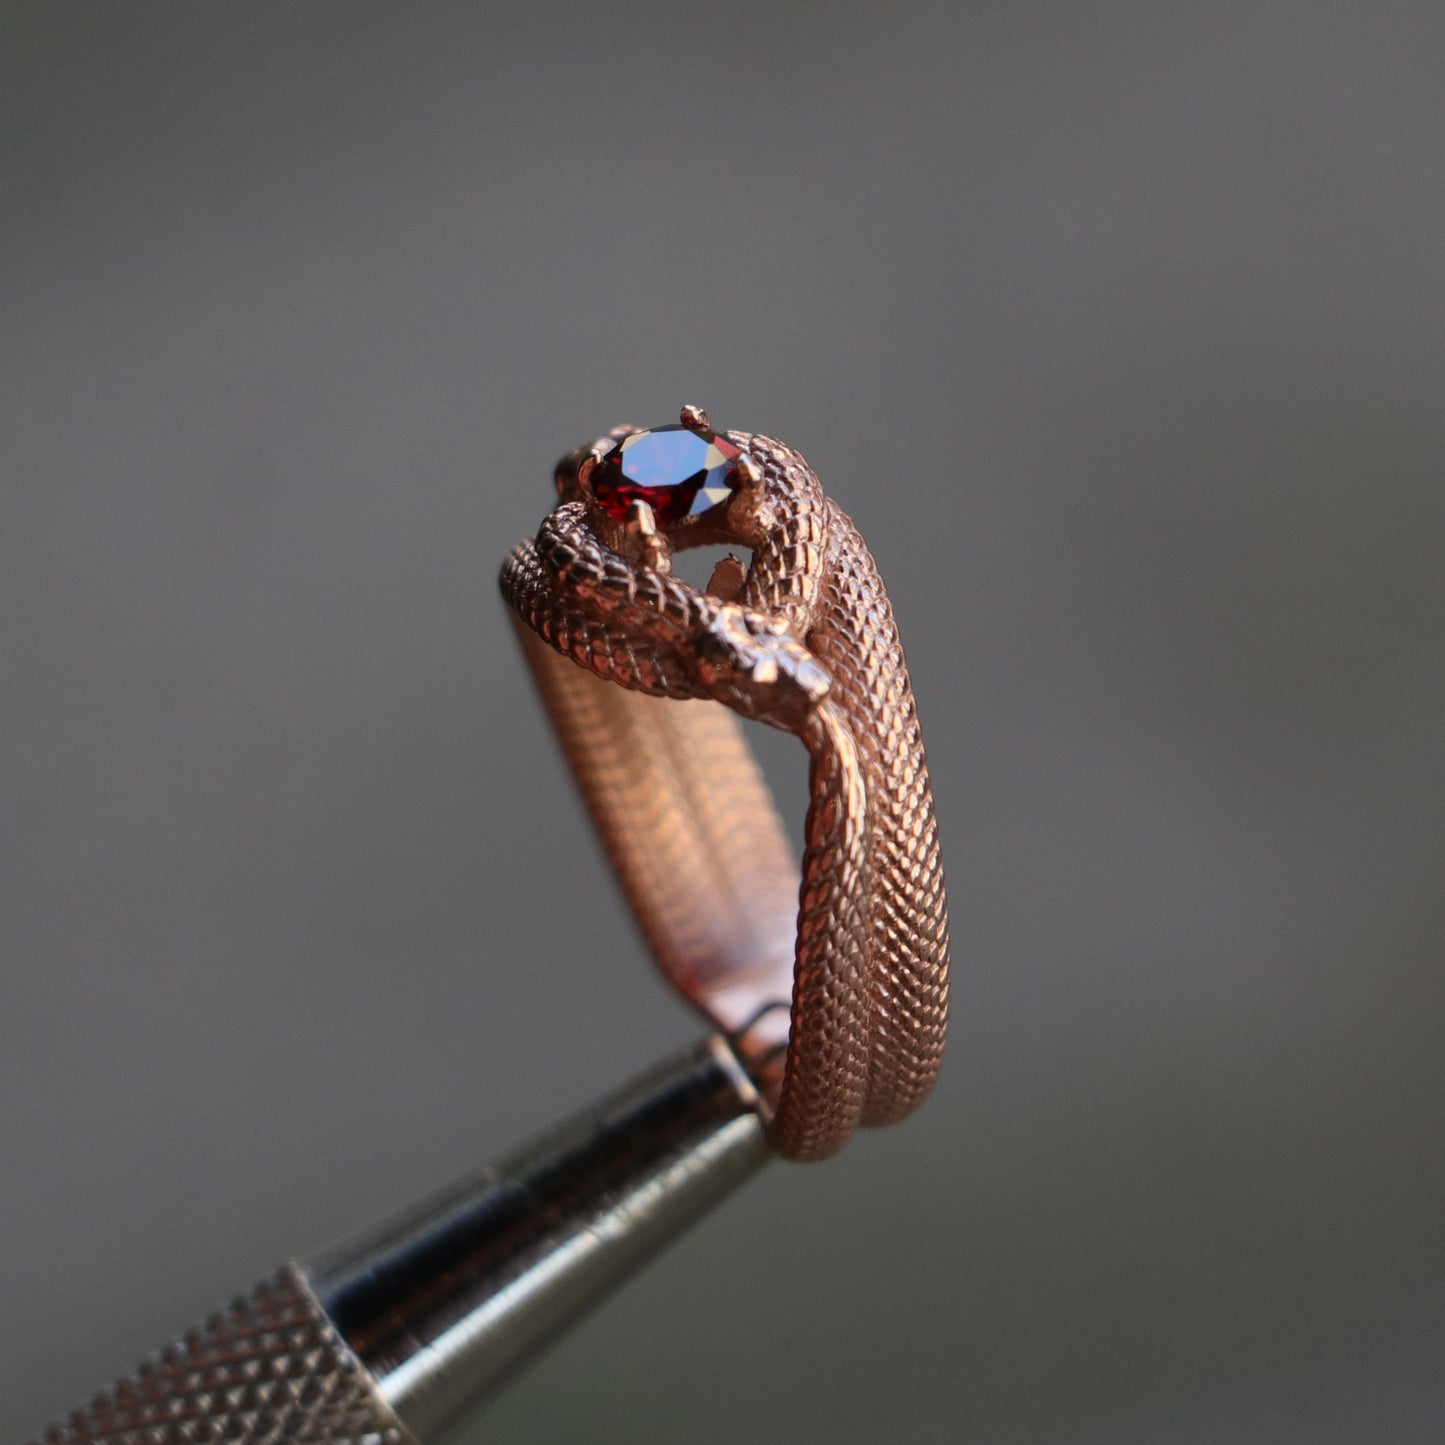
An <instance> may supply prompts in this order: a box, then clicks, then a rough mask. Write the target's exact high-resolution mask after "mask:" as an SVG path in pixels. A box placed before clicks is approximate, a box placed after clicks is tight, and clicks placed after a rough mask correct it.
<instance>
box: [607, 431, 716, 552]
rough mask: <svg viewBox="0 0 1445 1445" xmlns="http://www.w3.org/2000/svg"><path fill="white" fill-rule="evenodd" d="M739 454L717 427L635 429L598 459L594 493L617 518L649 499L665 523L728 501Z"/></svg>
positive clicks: (608, 511)
mask: <svg viewBox="0 0 1445 1445" xmlns="http://www.w3.org/2000/svg"><path fill="white" fill-rule="evenodd" d="M738 455H739V452H738V448H737V447H735V446H734V445H733V444H732V443H731V442H730V441H728V439H727V438H726V437H721V436H718V435H717V433H716V432H710V431H694V430H693V429H692V428H691V427H685V426H659V427H653V428H652V430H651V431H640V432H634V433H633V434H632V435H631V436H629V437H623V439H622V440H621V442H619V443H618V444H617V445H616V446H615V447H613V448H612V450H611V451H610V452H608V453H607V455H606V456H604V457H603V458H602V459H601V461H599V462H598V463H597V466H596V468H595V470H594V471H593V473H592V479H591V486H592V495H593V496H594V497H595V498H596V499H597V505H598V506H599V507H601V508H602V510H603V511H604V512H606V513H607V515H608V516H609V517H616V518H617V519H618V520H619V521H621V520H622V519H623V518H625V517H626V516H627V509H628V507H629V506H630V505H631V504H632V503H633V502H646V503H647V505H648V506H649V507H651V508H652V511H653V514H654V515H655V516H656V518H657V523H658V526H660V527H667V526H670V525H671V524H672V523H674V522H680V521H681V520H682V519H683V518H684V517H693V516H696V515H697V514H698V513H699V512H705V511H707V509H708V508H709V507H715V506H717V504H718V503H719V502H725V501H726V500H727V499H728V497H729V496H731V495H732V493H733V492H734V491H736V490H737V487H738V478H737V477H736V476H735V475H734V469H733V462H734V461H736V460H737V457H738Z"/></svg>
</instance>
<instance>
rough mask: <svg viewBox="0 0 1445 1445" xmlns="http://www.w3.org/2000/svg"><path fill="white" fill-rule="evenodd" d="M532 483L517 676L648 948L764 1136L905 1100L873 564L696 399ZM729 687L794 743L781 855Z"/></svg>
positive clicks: (912, 876) (918, 903)
mask: <svg viewBox="0 0 1445 1445" xmlns="http://www.w3.org/2000/svg"><path fill="white" fill-rule="evenodd" d="M557 486H558V492H559V496H560V500H559V502H558V505H557V506H556V508H555V509H554V510H553V511H552V512H551V513H549V514H548V516H547V517H546V518H545V520H544V521H543V523H542V526H541V528H540V530H539V531H538V533H537V536H536V537H535V538H534V539H531V540H528V541H526V542H523V543H522V544H521V545H520V546H518V547H516V548H515V549H514V550H513V551H512V553H511V555H510V556H509V557H508V559H507V561H506V564H505V565H504V567H503V569H502V577H501V584H502V591H503V595H504V596H505V597H506V599H507V601H508V603H509V604H510V606H511V608H512V610H513V612H514V613H515V615H516V617H517V619H518V621H519V623H520V626H519V632H520V634H521V637H522V641H523V646H524V651H525V653H526V656H527V660H528V662H529V664H530V666H531V669H532V673H533V676H534V677H535V679H536V683H537V686H538V689H539V691H540V693H541V695H542V698H543V700H544V702H545V704H546V707H547V710H548V712H549V714H550V716H551V719H552V723H553V726H554V727H555V729H556V731H557V734H558V737H559V739H560V741H561V743H562V746H563V749H564V751H565V753H566V756H567V759H568V761H569V763H570V765H571V767H572V771H573V773H574V775H575V776H576V779H577V782H578V785H579V787H580V789H581V791H582V794H583V797H584V798H585V800H586V802H587V805H588V807H589V810H590V811H591V814H592V817H593V820H594V822H595V824H596V826H597V829H598V832H599V833H600V835H601V838H602V842H603V844H604V846H605V848H606V850H607V853H608V856H609V858H610V859H611V861H612V865H613V868H614V869H615V871H616V873H617V875H618V878H619V880H620V882H621V884H622V887H623V890H624V892H625V893H626V895H627V898H628V901H629V902H630V904H631V907H632V910H633V912H634V914H635V915H636V917H637V919H638V922H639V923H640V925H641V928H642V931H643V933H644V935H645V937H646V939H647V942H648V944H649V946H650V947H651V949H652V952H653V954H654V955H655V957H656V959H657V961H658V963H659V964H660V965H661V967H662V969H663V972H664V973H665V974H666V975H667V977H668V978H669V979H670V980H671V982H672V983H673V984H674V985H675V986H676V987H677V988H678V989H679V990H680V992H681V993H682V994H683V995H684V997H686V998H687V999H688V1000H689V1002H691V1003H692V1004H693V1005H695V1006H696V1007H697V1008H698V1009H700V1010H701V1011H702V1013H704V1014H705V1015H706V1016H707V1017H708V1018H709V1019H711V1020H712V1021H713V1022H714V1023H715V1024H716V1025H717V1026H718V1027H720V1028H721V1029H723V1030H724V1031H725V1032H726V1033H728V1034H729V1035H730V1036H731V1037H732V1038H733V1039H734V1041H735V1042H736V1043H737V1045H738V1049H739V1052H740V1054H741V1056H742V1057H743V1059H744V1061H745V1062H746V1063H747V1064H748V1066H749V1068H750V1070H751V1071H752V1072H753V1074H754V1076H755V1077H756V1079H757V1080H758V1083H759V1086H760V1090H761V1093H762V1097H763V1099H764V1104H765V1111H766V1112H765V1121H766V1123H767V1127H768V1136H769V1139H770V1141H771V1142H772V1144H773V1147H774V1148H775V1149H777V1150H778V1152H779V1153H781V1154H783V1155H785V1156H786V1157H788V1158H790V1159H797V1160H815V1159H823V1158H826V1157H827V1156H828V1155H830V1154H833V1153H835V1152H836V1151H837V1150H838V1149H839V1148H841V1147H842V1145H843V1144H844V1143H845V1142H846V1141H847V1139H848V1137H849V1136H850V1135H851V1134H852V1133H853V1131H854V1129H856V1128H857V1127H858V1126H859V1125H875V1124H888V1123H893V1122H895V1121H896V1120H898V1119H901V1118H902V1117H903V1116H904V1115H906V1114H908V1113H909V1112H910V1111H911V1110H912V1109H914V1108H915V1107H916V1106H917V1105H918V1104H919V1103H921V1102H922V1100H923V1099H924V1097H925V1096H926V1095H927V1094H928V1092H929V1090H930V1089H931V1088H932V1086H933V1082H934V1079H935V1078H936V1076H937V1073H938V1068H939V1064H940V1060H941V1057H942V1052H943V1043H944V1034H945V1030H946V1024H947V1003H948V907H947V901H946V898H945V893H944V882H943V868H942V862H941V859H940V856H939V846H938V830H937V825H936V823H935V819H934V810H933V798H932V792H931V789H930V785H929V778H928V768H927V763H926V761H925V758H924V751H923V741H922V735H921V733H920V730H919V725H918V717H917V710H916V707H915V703H914V698H913V689H912V686H911V684H910V682H909V677H908V671H907V667H906V665H905V662H904V658H903V651H902V647H901V645H900V642H899V638H898V630H897V627H896V625H895V623H894V621H893V615H892V610H891V608H890V606H889V603H888V597H887V594H886V592H885V591H884V588H883V584H882V581H881V579H880V578H879V576H878V570H877V568H876V566H875V565H874V562H873V559H872V557H871V556H870V555H869V553H868V550H867V548H866V547H865V546H864V544H863V539H862V538H861V537H860V536H859V535H858V532H857V530H856V529H855V528H854V526H853V524H852V522H851V521H849V519H848V518H847V516H845V515H844V513H843V512H842V511H841V510H840V509H839V507H838V506H837V505H836V503H834V502H833V501H831V500H830V499H829V498H828V497H827V496H826V495H825V494H824V492H823V489H822V485H821V484H820V482H819V481H818V478H817V477H816V476H815V475H814V473H813V472H812V470H811V469H810V468H809V467H808V465H807V463H806V462H805V461H804V460H803V458H802V457H801V456H800V455H799V454H798V453H797V452H795V451H793V450H792V449H791V448H789V447H786V446H784V445H782V444H781V443H780V442H777V441H774V440H772V439H770V438H768V437H763V436H755V435H752V434H749V433H746V432H736V431H729V432H715V431H713V430H712V427H711V424H710V423H709V421H708V418H707V416H706V414H705V413H704V412H702V411H701V410H699V409H698V408H696V407H685V408H683V412H682V424H681V426H678V427H663V428H654V429H651V430H646V431H643V430H638V429H636V428H631V427H622V428H617V429H616V430H615V431H613V432H612V433H610V434H609V435H608V436H606V437H603V438H601V439H600V440H599V441H598V442H596V443H594V444H593V445H592V446H591V447H586V448H579V449H578V450H576V451H574V452H572V453H570V454H569V455H568V456H567V457H565V458H564V459H563V461H562V462H561V463H560V464H559V467H558V470H557ZM715 544H723V545H736V546H740V547H745V548H750V549H751V551H752V561H751V563H750V565H749V566H748V567H747V568H746V570H744V568H743V566H742V564H741V562H740V561H739V560H738V559H737V558H736V557H733V556H729V557H728V558H726V559H725V560H724V561H723V562H721V563H719V564H718V566H717V568H716V570H715V571H714V573H713V579H712V581H711V582H710V583H709V585H708V588H707V590H706V591H699V590H698V589H696V588H694V587H691V586H689V585H688V584H686V583H685V582H683V581H681V580H680V579H678V578H676V577H674V576H673V575H672V573H671V555H672V553H673V552H674V551H677V550H681V549H683V548H686V547H694V546H702V545H715ZM579 664H580V665H579ZM718 703H722V704H723V705H724V706H722V707H719V706H717V704H718ZM730 711H731V712H734V713H737V714H739V715H741V716H742V717H745V718H750V719H753V720H756V721H760V722H764V723H767V724H769V725H771V726H773V727H777V728H781V729H783V730H785V731H787V732H791V733H794V734H795V735H797V736H798V737H799V738H801V739H802V741H803V743H804V744H805V746H806V747H807V750H808V753H809V759H810V768H809V796H810V801H809V807H808V817H807V824H806V830H805V846H804V852H803V864H802V875H801V881H800V879H799V874H798V871H797V869H796V866H795V864H794V862H793V859H792V855H791V850H790V848H789V846H788V842H787V839H786V836H785V834H784V831H783V828H782V825H781V822H780V820H779V818H778V816H777V813H776V810H775V808H774V806H773V802H772V798H771V795H770V794H769V792H768V788H767V785H766V784H765V783H764V781H763V779H762V776H761V774H760V773H759V771H758V768H757V765H756V763H755V762H754V760H753V757H752V753H751V750H750V749H749V747H748V745H747V742H746V740H745V739H744V737H743V735H742V731H741V729H740V728H739V726H738V724H737V722H736V720H735V719H734V718H733V717H732V716H730Z"/></svg>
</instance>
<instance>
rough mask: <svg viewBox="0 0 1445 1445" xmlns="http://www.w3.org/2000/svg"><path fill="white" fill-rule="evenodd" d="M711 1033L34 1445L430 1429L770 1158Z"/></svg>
mask: <svg viewBox="0 0 1445 1445" xmlns="http://www.w3.org/2000/svg"><path fill="white" fill-rule="evenodd" d="M756 1103H757V1098H756V1094H755V1092H754V1090H753V1087H752V1084H751V1083H750V1082H749V1080H748V1078H747V1075H746V1074H745V1073H744V1072H743V1070H742V1068H741V1066H740V1065H739V1064H738V1062H737V1060H736V1058H735V1057H734V1055H733V1052H732V1050H731V1049H730V1048H729V1047H728V1045H727V1044H726V1043H725V1042H724V1041H723V1040H722V1039H721V1038H718V1037H713V1038H709V1039H706V1040H704V1041H703V1043H701V1044H700V1045H698V1046H697V1047H696V1048H693V1049H691V1050H689V1051H688V1052H687V1053H684V1054H681V1055H679V1056H678V1057H677V1058H674V1059H671V1060H669V1061H668V1062H666V1063H664V1064H662V1065H660V1066H659V1067H658V1068H656V1069H654V1070H652V1071H651V1072H649V1073H647V1074H645V1075H643V1076H642V1077H641V1078H639V1079H637V1080H635V1081H634V1082H632V1083H631V1084H629V1085H627V1086H626V1087H624V1088H622V1089H620V1090H618V1091H617V1092H616V1093H615V1094H612V1095H610V1096H608V1097H607V1098H605V1099H603V1100H601V1101H600V1102H598V1103H597V1104H595V1105H594V1106H593V1107H591V1108H590V1109H586V1110H584V1111H583V1112H582V1113H581V1114H579V1115H577V1116H576V1117H574V1118H573V1119H570V1120H569V1121H567V1122H566V1123H564V1124H562V1125H561V1126H559V1127H558V1128H557V1129H555V1130H553V1131H552V1132H550V1133H548V1134H545V1135H543V1136H542V1137H541V1138H539V1139H538V1140H536V1141H535V1142H533V1143H531V1144H529V1145H526V1146H524V1147H523V1148H521V1149H519V1150H517V1151H516V1152H515V1153H512V1154H509V1155H507V1156H506V1157H505V1158H504V1159H502V1160H501V1161H500V1162H498V1163H497V1164H495V1165H493V1166H492V1167H491V1168H488V1169H483V1170H481V1171H480V1172H479V1173H476V1174H474V1175H472V1176H470V1177H468V1178H464V1179H462V1180H459V1181H458V1182H457V1183H456V1184H454V1185H453V1186H452V1187H451V1188H449V1189H446V1190H444V1191H443V1192H442V1193H440V1194H438V1195H435V1196H433V1197H432V1198H430V1199H427V1200H425V1201H423V1202H422V1203H421V1204H419V1205H418V1206H417V1207H416V1208H414V1209H412V1210H410V1211H408V1212H407V1213H405V1214H403V1215H401V1216H399V1217H398V1218H396V1219H394V1220H392V1221H390V1222H389V1223H387V1224H385V1225H383V1226H382V1227H381V1228H379V1229H376V1230H374V1231H372V1232H371V1233H369V1234H366V1235H363V1236H362V1237H360V1238H359V1239H358V1240H356V1241H355V1242H353V1243H349V1244H344V1245H339V1246H337V1247H335V1248H333V1249H330V1250H327V1251H325V1252H323V1253H321V1254H318V1255H315V1256H313V1257H312V1258H310V1259H309V1260H303V1261H300V1262H292V1263H289V1264H287V1265H284V1266H283V1267H282V1268H281V1269H280V1270H279V1271H278V1272H277V1274H276V1275H274V1276H273V1277H272V1278H271V1279H269V1280H267V1281H265V1282H264V1283H262V1284H260V1285H258V1286H257V1287H256V1288H255V1289H254V1290H253V1291H252V1292H251V1293H250V1294H249V1295H247V1296H244V1297H242V1298H240V1299H237V1300H236V1301H234V1302H233V1303H232V1304H231V1305H229V1306H228V1307H227V1308H226V1309H225V1310H223V1311H221V1312H220V1313H219V1314H217V1315H215V1316H213V1317H212V1318H211V1319H209V1320H207V1321H205V1323H203V1324H201V1325H199V1326H197V1327H196V1328H195V1329H194V1330H192V1331H191V1332H190V1333H189V1334H187V1335H186V1336H184V1337H183V1338H182V1339H181V1340H179V1341H177V1343H176V1344H174V1345H172V1346H170V1347H169V1348H167V1349H165V1350H162V1351H160V1352H159V1353H157V1354H155V1355H153V1356H152V1357H151V1358H150V1359H149V1360H147V1361H146V1362H145V1363H144V1364H143V1365H141V1367H140V1368H139V1369H138V1370H137V1371H136V1372H135V1373H134V1374H133V1375H130V1376H128V1377H127V1378H126V1379H124V1380H121V1381H120V1382H119V1383H117V1384H116V1385H114V1386H113V1387H112V1388H111V1389H110V1390H108V1391H105V1392H103V1393H102V1394H100V1395H98V1396H96V1398H95V1399H94V1400H92V1401H91V1403H90V1404H89V1405H87V1406H85V1407H84V1408H82V1409H81V1410H78V1411H77V1412H76V1413H75V1414H74V1415H72V1416H71V1417H70V1419H68V1420H66V1421H64V1422H62V1423H61V1424H59V1425H56V1426H54V1427H53V1428H52V1429H50V1430H49V1431H46V1432H45V1433H44V1434H43V1435H40V1436H37V1437H35V1441H34V1442H32V1445H39V1442H41V1441H43V1442H46V1445H78V1442H81V1441H111V1442H115V1445H119V1442H122V1441H123V1442H125V1445H140V1442H144V1445H171V1442H175V1445H181V1442H192V1441H201V1440H214V1441H224V1442H228V1445H260V1442H262V1441H266V1442H273V1445H274V1442H284V1441H290V1440H296V1441H306V1442H318V1445H319V1442H343V1441H345V1442H355V1445H411V1442H420V1445H431V1442H432V1441H435V1440H437V1439H438V1438H439V1437H440V1436H441V1435H442V1433H443V1432H445V1431H446V1430H447V1429H448V1428H449V1427H450V1426H451V1425H452V1424H454V1423H455V1422H456V1421H458V1420H459V1419H460V1418H461V1417H462V1416H463V1415H465V1414H466V1413H468V1412H469V1411H470V1409H471V1408H472V1407H473V1406H474V1405H476V1404H478V1403H480V1402H481V1401H482V1400H483V1399H484V1398H485V1397H486V1395H487V1394H488V1393H489V1392H490V1391H491V1390H492V1388H493V1386H495V1385H496V1384H497V1382H498V1381H499V1380H501V1379H502V1378H503V1377H504V1376H505V1375H506V1374H508V1373H509V1372H510V1371H511V1370H512V1369H513V1368H514V1367H516V1366H517V1365H519V1364H521V1363H522V1362H523V1361H524V1360H525V1359H526V1358H527V1357H528V1356H529V1355H531V1354H532V1353H533V1352H534V1351H536V1350H537V1349H538V1347H539V1346H541V1345H542V1344H544V1343H545V1342H546V1341H547V1340H548V1339H549V1338H550V1337H551V1336H552V1335H553V1334H555V1333H556V1332H557V1331H558V1330H560V1329H561V1328H562V1327H563V1326H564V1325H566V1324H567V1323H568V1322H569V1321H571V1320H573V1319H575V1318H577V1317H578V1316H579V1315H580V1314H581V1313H582V1311H583V1310H584V1309H585V1308H586V1307H587V1306H588V1305H589V1304H590V1303H592V1302H593V1301H594V1300H596V1299H597V1298H598V1297H599V1296H600V1295H601V1294H603V1293H604V1292H605V1291H606V1290H607V1289H608V1287H609V1286H611V1285H613V1284H615V1283H616V1282H617V1281H619V1280H620V1279H621V1278H623V1277H624V1276H625V1275H626V1274H627V1273H629V1272H630V1271H631V1270H632V1269H634V1268H636V1267H637V1266H639V1265H641V1264H642V1263H644V1262H645V1261H646V1260H647V1259H649V1258H650V1257H651V1256H652V1255H654V1254H655V1253H657V1252H658V1251H659V1250H660V1249H661V1248H662V1246H663V1245H665V1244H666V1243H667V1242H668V1241H669V1240H670V1239H672V1238H673V1237H674V1236H676V1235H677V1234H679V1233H680V1232H681V1231H682V1230H684V1229H685V1228H686V1227H687V1226H688V1225H689V1224H691V1223H692V1222H693V1221H694V1220H696V1219H697V1218H699V1217H700V1216H701V1215H703V1214H704V1213H706V1212H707V1210H708V1209H709V1208H711V1207H712V1205H714V1204H716V1203H717V1202H718V1201H719V1200H720V1199H722V1198H723V1197H724V1196H725V1195H726V1194H728V1193H729V1192H730V1191H731V1190H732V1189H733V1188H734V1187H735V1186H736V1185H738V1184H739V1183H741V1182H742V1180H744V1179H745V1178H747V1177H748V1176H749V1175H750V1174H752V1173H753V1172H754V1171H755V1170H756V1169H758V1168H759V1167H760V1166H761V1165H762V1164H763V1163H764V1162H765V1161H766V1160H767V1159H768V1157H769V1150H768V1147H767V1145H766V1144H765V1143H764V1140H763V1135H762V1127H761V1125H760V1123H759V1120H758V1116H757V1113H756Z"/></svg>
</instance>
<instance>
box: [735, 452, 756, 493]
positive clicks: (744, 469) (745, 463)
mask: <svg viewBox="0 0 1445 1445" xmlns="http://www.w3.org/2000/svg"><path fill="white" fill-rule="evenodd" d="M733 474H734V475H735V476H736V477H737V479H738V482H739V484H740V486H741V487H743V488H748V487H755V486H757V484H758V483H759V482H760V481H762V479H763V469H762V468H761V467H760V466H759V465H758V464H757V463H756V462H755V461H754V460H753V459H752V458H751V457H750V456H749V455H748V454H747V453H746V452H743V453H742V454H741V455H740V456H739V457H738V459H737V460H736V461H735V462H734V463H733Z"/></svg>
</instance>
